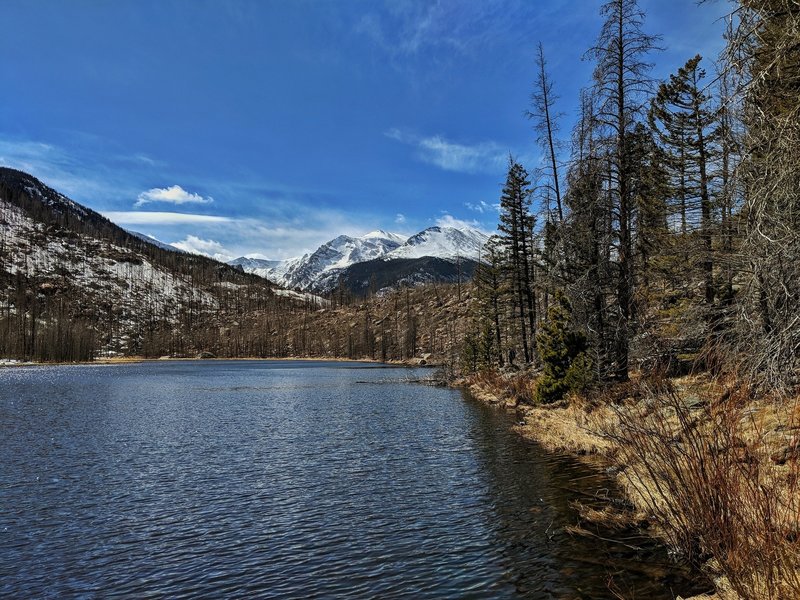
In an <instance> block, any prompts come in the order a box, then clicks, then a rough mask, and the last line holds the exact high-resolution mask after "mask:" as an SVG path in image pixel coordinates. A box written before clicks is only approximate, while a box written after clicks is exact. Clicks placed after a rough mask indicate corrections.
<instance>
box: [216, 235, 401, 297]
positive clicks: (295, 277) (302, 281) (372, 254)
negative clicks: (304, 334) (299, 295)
mask: <svg viewBox="0 0 800 600" xmlns="http://www.w3.org/2000/svg"><path fill="white" fill-rule="evenodd" d="M405 241H406V238H405V236H402V235H399V234H396V233H391V232H388V231H382V230H377V231H370V232H369V233H367V234H366V235H362V236H361V237H351V236H349V235H340V236H339V237H336V238H334V239H332V240H330V241H328V242H326V243H325V244H322V246H320V247H319V248H317V249H316V250H315V251H314V252H312V253H310V254H305V255H303V256H301V257H299V258H290V259H287V260H282V261H269V260H263V259H248V258H244V257H242V258H237V259H236V260H233V261H231V262H230V264H232V265H241V266H242V268H243V269H244V270H245V271H247V272H249V273H255V274H256V275H260V276H262V277H265V278H266V279H269V280H271V281H273V282H275V283H277V284H278V285H281V286H283V287H286V288H290V289H293V288H299V289H302V290H320V291H324V290H330V289H333V288H334V287H335V286H336V281H337V279H338V276H339V274H340V273H341V272H342V271H343V270H344V269H346V268H347V267H349V266H350V265H353V264H356V263H360V262H364V261H368V260H372V259H375V258H379V257H381V256H383V255H385V254H386V253H387V252H391V251H392V250H394V249H395V248H399V247H400V246H401V245H402V244H403V242H405Z"/></svg>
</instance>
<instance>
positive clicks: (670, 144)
mask: <svg viewBox="0 0 800 600" xmlns="http://www.w3.org/2000/svg"><path fill="white" fill-rule="evenodd" d="M701 60H702V58H701V56H700V55H699V54H698V55H697V56H695V57H694V58H691V59H689V61H687V62H686V64H685V65H684V66H683V67H681V68H680V69H679V70H678V72H677V74H675V75H671V76H670V78H669V81H668V82H664V83H662V84H661V85H660V87H659V88H658V93H657V94H656V96H655V98H653V100H652V101H651V103H650V110H649V113H648V120H649V123H650V127H651V129H652V131H653V132H654V134H655V135H656V137H657V139H658V141H659V143H660V145H661V147H662V148H663V149H664V151H665V154H666V157H667V160H666V166H667V167H668V168H669V171H670V174H671V179H672V182H673V183H672V185H673V188H674V190H675V192H674V194H675V195H676V196H677V197H678V198H680V205H681V215H682V219H681V222H682V229H683V230H684V233H685V232H686V231H685V230H686V221H687V216H686V215H687V212H688V207H694V206H697V205H698V204H699V208H700V224H699V229H700V239H701V248H699V251H700V256H701V257H702V273H703V288H704V299H705V303H706V305H707V306H710V305H711V304H712V303H713V301H714V295H715V290H714V272H713V271H714V264H713V256H712V255H713V249H712V228H713V220H712V217H713V215H712V203H713V198H712V189H711V173H710V167H711V165H712V163H713V162H714V161H715V160H716V158H717V156H718V151H717V148H716V142H717V134H718V120H717V113H716V111H715V110H714V109H713V108H712V107H711V106H710V101H711V99H710V97H709V96H708V95H707V94H706V93H705V92H704V91H703V89H704V87H705V86H704V85H703V79H704V77H705V71H704V70H703V69H702V68H700V61H701Z"/></svg>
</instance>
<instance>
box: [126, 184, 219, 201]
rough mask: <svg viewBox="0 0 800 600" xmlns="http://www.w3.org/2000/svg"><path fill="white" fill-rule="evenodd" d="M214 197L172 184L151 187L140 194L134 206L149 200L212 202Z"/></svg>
mask: <svg viewBox="0 0 800 600" xmlns="http://www.w3.org/2000/svg"><path fill="white" fill-rule="evenodd" d="M213 201H214V199H213V198H212V197H211V196H201V195H200V194H194V193H190V192H187V191H186V190H185V189H183V188H182V187H181V186H179V185H172V186H170V187H166V188H151V189H149V190H147V191H145V192H142V193H141V194H139V196H138V198H137V199H136V204H134V206H142V205H144V204H147V203H149V202H163V203H167V204H179V205H180V204H211V203H212V202H213Z"/></svg>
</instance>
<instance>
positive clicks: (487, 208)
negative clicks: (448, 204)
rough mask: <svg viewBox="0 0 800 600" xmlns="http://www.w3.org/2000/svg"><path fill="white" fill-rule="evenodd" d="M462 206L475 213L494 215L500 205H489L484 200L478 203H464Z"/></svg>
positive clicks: (496, 203)
mask: <svg viewBox="0 0 800 600" xmlns="http://www.w3.org/2000/svg"><path fill="white" fill-rule="evenodd" d="M464 206H466V207H467V208H468V209H470V210H472V211H475V212H477V213H481V214H484V213H495V212H500V203H499V202H495V203H490V202H486V200H481V201H479V202H464Z"/></svg>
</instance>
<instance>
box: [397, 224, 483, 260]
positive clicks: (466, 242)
mask: <svg viewBox="0 0 800 600" xmlns="http://www.w3.org/2000/svg"><path fill="white" fill-rule="evenodd" d="M487 239H489V238H488V236H487V235H486V234H484V233H482V232H480V231H478V230H477V229H472V228H464V229H456V228H455V227H428V228H427V229H425V230H423V231H420V232H419V233H418V234H416V235H412V236H411V237H410V238H408V240H407V241H406V243H405V244H403V245H402V246H400V247H399V248H396V249H395V250H392V251H391V252H389V253H387V254H386V255H385V256H384V257H383V259H384V260H392V259H396V258H422V257H423V256H432V257H434V258H446V259H456V258H459V257H460V258H470V259H472V260H478V258H479V257H480V254H481V249H482V248H483V245H484V244H485V243H486V240H487Z"/></svg>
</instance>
